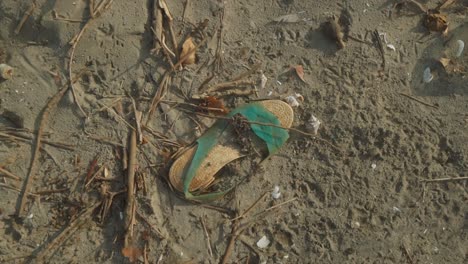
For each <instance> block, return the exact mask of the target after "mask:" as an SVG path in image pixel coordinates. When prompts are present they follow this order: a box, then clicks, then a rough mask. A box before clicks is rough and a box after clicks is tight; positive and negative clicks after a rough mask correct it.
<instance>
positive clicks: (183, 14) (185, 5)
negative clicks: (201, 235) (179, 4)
mask: <svg viewBox="0 0 468 264" xmlns="http://www.w3.org/2000/svg"><path fill="white" fill-rule="evenodd" d="M189 5H190V0H185V3H184V10H183V11H182V24H184V22H185V11H187V7H188V6H189Z"/></svg>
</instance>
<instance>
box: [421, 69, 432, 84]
mask: <svg viewBox="0 0 468 264" xmlns="http://www.w3.org/2000/svg"><path fill="white" fill-rule="evenodd" d="M432 79H434V75H432V73H431V68H429V67H427V68H426V69H425V70H424V72H423V81H424V82H425V83H430V82H431V81H432Z"/></svg>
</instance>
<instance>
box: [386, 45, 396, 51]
mask: <svg viewBox="0 0 468 264" xmlns="http://www.w3.org/2000/svg"><path fill="white" fill-rule="evenodd" d="M387 48H389V49H391V50H393V51H396V48H395V46H394V45H393V44H387Z"/></svg>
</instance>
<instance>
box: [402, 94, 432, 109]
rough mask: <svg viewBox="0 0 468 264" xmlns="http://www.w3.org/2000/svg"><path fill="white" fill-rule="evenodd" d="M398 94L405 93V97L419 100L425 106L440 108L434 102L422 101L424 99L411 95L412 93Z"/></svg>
mask: <svg viewBox="0 0 468 264" xmlns="http://www.w3.org/2000/svg"><path fill="white" fill-rule="evenodd" d="M398 94H399V95H403V96H404V97H406V98H409V99H411V100H413V101H416V102H418V103H420V104H423V105H425V106H429V107H432V108H435V109H438V108H439V107H438V106H437V105H433V104H429V103H426V102H424V101H422V100H420V99H418V98H416V97H414V96H411V95H409V94H405V93H398Z"/></svg>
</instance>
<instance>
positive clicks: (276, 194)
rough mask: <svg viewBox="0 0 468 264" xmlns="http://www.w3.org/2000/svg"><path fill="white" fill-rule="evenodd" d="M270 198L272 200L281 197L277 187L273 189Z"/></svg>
mask: <svg viewBox="0 0 468 264" xmlns="http://www.w3.org/2000/svg"><path fill="white" fill-rule="evenodd" d="M271 197H272V198H273V199H279V198H280V197H281V192H280V188H279V186H278V185H276V186H275V188H273V191H272V192H271Z"/></svg>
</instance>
